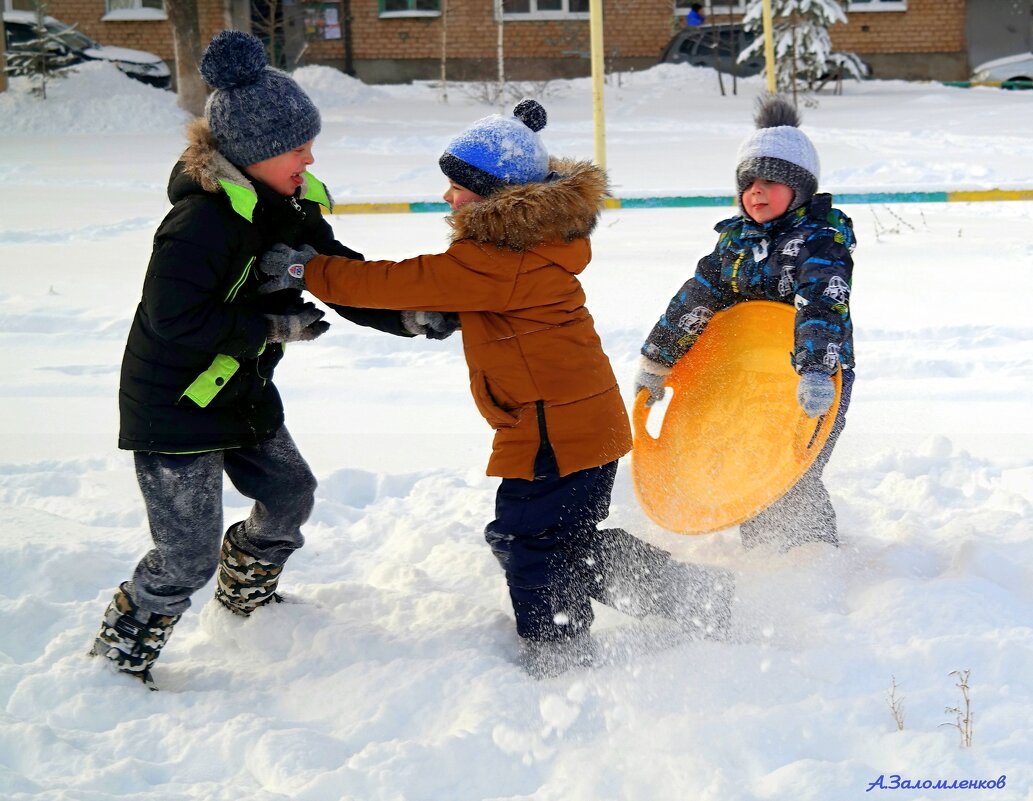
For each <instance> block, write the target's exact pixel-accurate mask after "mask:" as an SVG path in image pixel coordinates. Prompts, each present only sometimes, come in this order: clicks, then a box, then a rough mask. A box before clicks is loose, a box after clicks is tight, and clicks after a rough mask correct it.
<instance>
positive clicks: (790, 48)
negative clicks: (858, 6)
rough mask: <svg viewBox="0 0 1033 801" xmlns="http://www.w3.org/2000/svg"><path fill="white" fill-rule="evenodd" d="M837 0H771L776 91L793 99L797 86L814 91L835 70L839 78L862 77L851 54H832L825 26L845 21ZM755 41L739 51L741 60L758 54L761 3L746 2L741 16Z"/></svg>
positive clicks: (761, 43)
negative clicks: (753, 35)
mask: <svg viewBox="0 0 1033 801" xmlns="http://www.w3.org/2000/svg"><path fill="white" fill-rule="evenodd" d="M844 6H845V3H844V2H841V0H771V12H772V18H773V26H772V35H773V37H774V43H775V82H776V84H777V86H778V90H779V91H780V92H785V93H789V92H792V94H793V99H794V101H795V99H796V93H797V88H798V86H799V85H800V84H802V85H803V86H805V87H806V88H807V89H808V90H813V89H815V88H816V87H817V86H818V85H819V83H820V82H821V80H822V78H823V76H825V75H827V74H829V73H831V72H835V71H839V72H840V73H841V74H842V75H843V77H852V78H863V77H864V76H865V75H866V74H867V72H868V68H867V67H866V66H865V65H864V62H863V61H861V59H860V58H858V57H857V56H856V55H854V54H853V53H833V52H832V40H831V39H830V38H829V27H830V26H831V25H833V24H835V23H837V22H846V19H847V18H846V11H845V10H844ZM743 24H744V26H745V28H746V29H747V30H751V31H756V32H757V33H758V36H757V38H756V40H754V42H753V43H752V44H751V45H750V46H749V47H748V48H746V50H745V51H743V53H742V55H741V56H740V60H741V61H745V60H747V59H749V58H750V57H752V56H754V55H756V54H758V53H762V52H763V50H764V37H763V35H762V34H763V29H764V25H763V3H762V2H761V0H750V2H749V3H748V5H747V8H746V15H745V16H744V17H743Z"/></svg>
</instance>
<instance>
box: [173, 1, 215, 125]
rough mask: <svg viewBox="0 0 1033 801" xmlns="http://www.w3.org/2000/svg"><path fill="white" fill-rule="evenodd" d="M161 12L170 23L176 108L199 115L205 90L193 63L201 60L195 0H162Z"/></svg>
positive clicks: (206, 91) (205, 94) (199, 32)
mask: <svg viewBox="0 0 1033 801" xmlns="http://www.w3.org/2000/svg"><path fill="white" fill-rule="evenodd" d="M165 13H166V14H168V17H169V23H170V25H171V26H172V42H173V46H174V48H175V53H176V97H177V101H176V102H177V103H178V105H179V107H180V108H182V109H185V110H186V111H189V112H190V113H191V114H193V115H194V116H197V117H199V116H201V115H202V114H203V113H204V102H205V99H206V97H207V95H208V90H207V88H206V87H205V83H204V79H203V78H202V77H201V73H200V72H198V71H197V65H198V64H200V63H201V31H200V23H199V22H198V18H197V0H165Z"/></svg>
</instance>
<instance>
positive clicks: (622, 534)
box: [484, 442, 670, 640]
mask: <svg viewBox="0 0 1033 801" xmlns="http://www.w3.org/2000/svg"><path fill="white" fill-rule="evenodd" d="M616 473H617V462H610V463H609V464H605V465H602V466H601V467H593V468H590V469H588V470H579V471H578V472H576V473H571V474H570V475H566V476H562V477H561V476H560V475H559V471H558V469H557V467H556V458H555V456H554V454H553V451H552V448H551V446H549V444H548V443H547V442H546V443H545V444H543V445H542V447H541V449H540V450H539V452H538V456H537V458H536V459H535V478H534V480H533V481H528V480H526V479H519V478H504V479H502V482H501V484H500V485H499V489H498V493H497V494H496V497H495V520H494V521H492V522H491V523H490V524H489V525H488V526H487V528H486V529H485V532H484V535H485V539H486V540H487V541H488V544H489V545H491V548H492V551H493V552H494V554H495V557H496V558H497V559H498V560H499V564H501V565H502V568H503V570H504V571H505V573H506V582H507V584H508V585H509V595H510V599H511V600H512V602H513V612H514V613H515V615H516V628H517V633H518V634H519V635H520V636H521V637H524V638H527V639H531V640H561V639H568V638H570V637H573V636H574V635H575V634H577V633H578V632H579V631H581V630H583V629H586V628H587V627H588V626H590V625H591V623H592V620H593V614H592V605H591V601H590V599H591V598H595V599H596V600H598V601H600V602H602V603H605V604H607V605H609V606H613V607H615V608H617V609H620V610H621V611H623V612H627V613H629V614H633V615H637V616H642V615H645V614H648V613H649V612H650V611H652V610H653V606H654V605H655V602H656V598H657V593H658V588H659V586H660V583H661V582H662V581H663V580H664V578H665V573H666V568H667V563H668V561H669V560H670V554H668V553H667V552H666V551H664V550H662V549H660V548H656V547H654V546H652V545H649V544H648V543H645V542H642V541H641V540H639V539H636V538H635V537H633V536H631V535H630V534H628V533H627V532H626V531H624V530H622V529H619V528H614V529H603V530H601V531H600V530H599V529H597V528H596V526H597V525H598V524H599V523H600V522H602V521H603V520H604V519H605V518H606V517H607V516H608V515H609V513H610V493H611V491H612V489H613V480H614V477H615V476H616Z"/></svg>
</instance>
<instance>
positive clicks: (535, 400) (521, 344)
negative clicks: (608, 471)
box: [305, 160, 631, 479]
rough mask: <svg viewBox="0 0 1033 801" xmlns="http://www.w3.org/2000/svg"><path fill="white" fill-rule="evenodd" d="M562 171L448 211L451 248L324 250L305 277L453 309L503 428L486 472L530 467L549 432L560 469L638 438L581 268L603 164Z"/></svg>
mask: <svg viewBox="0 0 1033 801" xmlns="http://www.w3.org/2000/svg"><path fill="white" fill-rule="evenodd" d="M550 166H551V167H552V169H553V171H555V172H556V173H557V174H558V178H557V179H556V180H554V181H549V182H545V183H535V184H527V185H523V186H512V187H506V188H504V189H501V190H499V191H498V192H495V193H493V194H492V195H491V196H490V197H488V198H485V199H484V200H480V201H477V202H474V203H468V204H466V205H464V206H462V207H460V208H459V209H457V210H456V211H455V212H454V213H453V215H452V216H451V217H450V218H449V222H450V224H451V226H452V228H453V235H452V245H451V247H449V249H448V250H447V251H446V252H444V253H439V254H436V255H428V256H417V257H415V258H412V259H406V260H404V261H399V262H389V261H369V262H362V261H354V260H351V259H344V258H339V257H333V256H317V257H315V258H314V259H312V260H311V261H310V262H309V263H308V265H307V266H306V268H305V283H306V285H307V288H308V290H309V291H310V292H312V293H313V294H314V295H315V296H316V297H318V298H319V299H320V300H323V301H326V302H330V303H340V304H347V305H349V306H358V307H378V308H385V307H390V308H393V309H401V310H425V311H455V312H458V313H459V319H460V322H461V325H462V334H463V347H464V349H465V352H466V361H467V365H468V366H469V368H470V386H471V390H472V392H473V397H474V401H475V402H476V404H477V408H478V409H479V410H480V412H481V414H482V415H483V417H484V419H485V420H487V421H488V423H489V424H490V425H491V427H492V428H494V429H495V441H494V444H493V447H492V455H491V459H490V461H489V462H488V470H487V472H488V475H491V476H502V477H504V478H524V479H531V478H533V477H534V461H535V455H536V454H537V452H538V448H539V445H540V444H541V442H542V440H543V437H547V438H548V441H549V442H550V443H551V445H552V448H553V450H554V451H555V454H556V462H557V464H558V466H559V471H560V474H561V475H567V474H569V473H573V472H574V471H576V470H583V469H585V468H589V467H598V466H599V465H603V464H607V463H608V462H612V461H614V460H615V459H618V458H620V457H621V456H623V455H624V454H626V453H627V452H628V451H629V450H630V449H631V430H630V426H629V425H628V416H627V412H626V410H625V408H624V402H623V400H622V399H621V396H620V392H619V390H618V388H617V381H616V379H615V378H614V375H613V370H612V368H611V367H610V362H609V359H607V358H606V354H605V353H604V352H603V349H602V344H601V343H600V341H599V337H598V335H597V334H596V332H595V325H594V323H593V321H592V316H591V315H590V314H589V313H588V309H586V308H585V293H584V290H583V289H582V288H581V283H580V281H578V279H577V276H578V274H579V273H580V272H581V271H582V270H584V269H585V267H586V266H587V265H588V262H589V260H590V259H591V255H592V248H591V245H590V244H589V241H588V235H589V234H590V233H591V232H592V230H593V229H594V228H595V224H596V221H597V219H598V215H599V210H600V209H601V208H602V204H603V199H604V198H605V196H606V175H605V173H604V172H603V171H602V170H600V169H599V168H597V167H595V166H593V165H591V164H589V163H586V162H574V161H558V160H553V162H552V164H551V165H550Z"/></svg>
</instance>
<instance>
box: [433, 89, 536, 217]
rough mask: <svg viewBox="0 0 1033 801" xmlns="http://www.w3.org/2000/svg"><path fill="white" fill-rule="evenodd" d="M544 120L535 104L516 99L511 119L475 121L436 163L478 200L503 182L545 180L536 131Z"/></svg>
mask: <svg viewBox="0 0 1033 801" xmlns="http://www.w3.org/2000/svg"><path fill="white" fill-rule="evenodd" d="M547 119H548V117H547V115H546V113H545V109H544V108H542V105H541V104H540V103H538V102H537V101H535V100H521V101H520V102H519V103H517V105H516V107H515V108H514V109H513V115H512V116H510V117H503V116H501V115H499V114H492V115H491V116H490V117H484V118H483V119H479V120H477V122H475V123H474V124H473V125H471V126H470V127H469V128H467V129H466V130H465V131H463V132H462V133H461V134H459V136H457V137H456V138H455V139H453V140H452V141H451V142H449V144H448V147H447V148H445V152H444V153H443V154H442V156H441V158H440V159H438V164H439V165H440V166H441V171H442V172H443V173H445V175H446V176H447V177H448V178H450V179H452V180H453V181H455V182H456V183H457V184H459V185H460V186H464V187H466V188H467V189H469V190H470V191H472V192H476V193H477V194H478V195H481V196H482V197H483V196H487V195H490V194H491V193H492V192H494V191H495V190H496V189H499V188H501V187H503V186H505V185H507V184H528V183H533V182H536V181H544V180H545V178H546V176H547V175H548V174H549V153H548V151H546V149H545V145H544V144H542V140H541V137H539V136H538V131H540V130H541V129H542V128H544V127H545V123H546V120H547Z"/></svg>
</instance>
